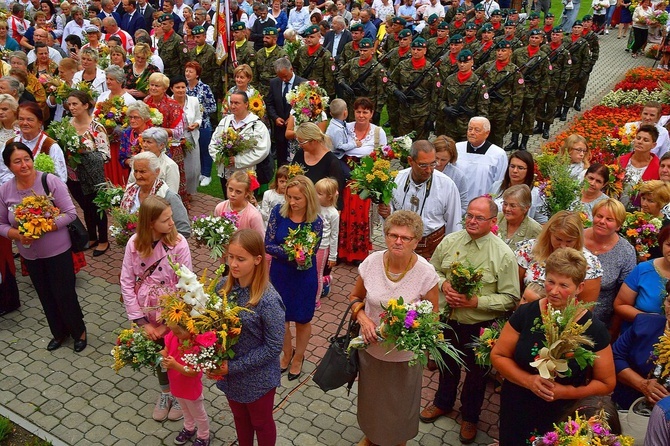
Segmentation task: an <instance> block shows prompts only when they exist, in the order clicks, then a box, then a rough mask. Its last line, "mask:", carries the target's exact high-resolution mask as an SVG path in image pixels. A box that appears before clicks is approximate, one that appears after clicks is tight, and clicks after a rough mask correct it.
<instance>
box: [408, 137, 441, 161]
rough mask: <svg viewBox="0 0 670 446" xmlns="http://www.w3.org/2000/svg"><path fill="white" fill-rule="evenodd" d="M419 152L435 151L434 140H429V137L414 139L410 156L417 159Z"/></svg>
mask: <svg viewBox="0 0 670 446" xmlns="http://www.w3.org/2000/svg"><path fill="white" fill-rule="evenodd" d="M419 152H421V153H431V152H435V146H434V145H433V143H432V142H430V141H428V140H427V139H420V140H418V141H414V142H413V143H412V147H411V148H410V149H409V156H411V157H412V159H413V160H416V157H417V156H419Z"/></svg>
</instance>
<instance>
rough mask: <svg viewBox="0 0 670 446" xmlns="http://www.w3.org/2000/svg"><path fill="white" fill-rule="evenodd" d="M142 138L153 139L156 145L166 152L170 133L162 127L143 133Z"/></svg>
mask: <svg viewBox="0 0 670 446" xmlns="http://www.w3.org/2000/svg"><path fill="white" fill-rule="evenodd" d="M142 138H143V139H153V140H154V141H156V144H158V145H159V146H162V147H163V150H165V149H166V147H167V142H168V132H167V131H166V130H165V129H164V128H161V127H151V128H148V129H146V130H145V131H143V132H142Z"/></svg>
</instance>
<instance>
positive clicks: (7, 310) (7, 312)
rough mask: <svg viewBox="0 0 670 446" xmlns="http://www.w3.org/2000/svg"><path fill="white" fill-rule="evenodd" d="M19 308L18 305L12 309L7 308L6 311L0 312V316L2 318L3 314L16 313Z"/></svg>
mask: <svg viewBox="0 0 670 446" xmlns="http://www.w3.org/2000/svg"><path fill="white" fill-rule="evenodd" d="M19 307H20V305H18V306H16V307H14V308H8V309H5V310H0V316H4V315H5V314H9V313H11V312H12V311H16V310H18V309H19Z"/></svg>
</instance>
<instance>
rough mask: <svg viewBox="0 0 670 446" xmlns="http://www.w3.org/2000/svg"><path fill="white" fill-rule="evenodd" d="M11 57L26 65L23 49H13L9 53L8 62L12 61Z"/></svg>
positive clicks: (26, 57) (26, 60)
mask: <svg viewBox="0 0 670 446" xmlns="http://www.w3.org/2000/svg"><path fill="white" fill-rule="evenodd" d="M12 59H19V60H20V61H21V62H23V65H25V66H26V67H27V66H28V56H26V53H24V52H23V51H14V52H13V53H12V54H10V55H9V62H10V63H11V62H12Z"/></svg>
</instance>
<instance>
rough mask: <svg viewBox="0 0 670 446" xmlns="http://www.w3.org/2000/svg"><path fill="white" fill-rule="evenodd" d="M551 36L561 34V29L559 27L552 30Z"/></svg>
mask: <svg viewBox="0 0 670 446" xmlns="http://www.w3.org/2000/svg"><path fill="white" fill-rule="evenodd" d="M551 33H552V34H563V28H561V27H560V26H556V27H554V29H552V30H551Z"/></svg>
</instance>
